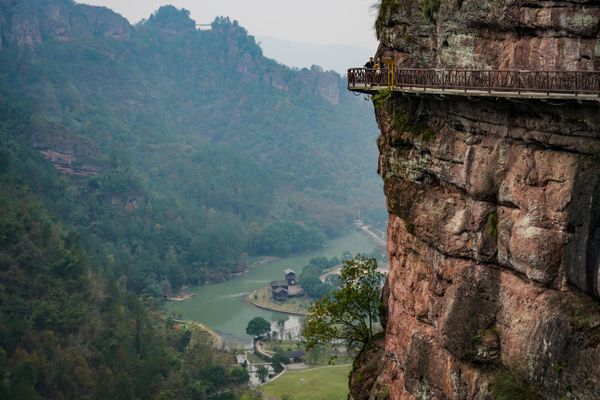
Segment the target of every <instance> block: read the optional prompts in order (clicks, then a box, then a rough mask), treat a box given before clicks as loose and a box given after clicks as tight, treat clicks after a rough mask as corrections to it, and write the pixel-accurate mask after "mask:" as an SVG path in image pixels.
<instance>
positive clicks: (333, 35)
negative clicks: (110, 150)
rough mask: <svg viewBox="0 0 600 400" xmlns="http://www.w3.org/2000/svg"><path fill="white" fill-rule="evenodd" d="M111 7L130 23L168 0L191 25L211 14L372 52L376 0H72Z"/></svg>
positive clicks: (255, 29)
mask: <svg viewBox="0 0 600 400" xmlns="http://www.w3.org/2000/svg"><path fill="white" fill-rule="evenodd" d="M78 2H81V3H86V4H94V5H102V6H106V7H108V8H111V9H113V10H114V11H116V12H118V13H119V14H121V15H123V16H124V17H126V18H127V19H128V20H129V21H130V22H132V23H136V22H138V21H139V20H141V19H142V18H148V16H150V14H151V13H152V12H154V11H155V10H156V9H158V7H160V6H161V5H165V4H173V5H174V6H176V7H178V8H185V9H187V10H190V11H191V14H192V18H193V19H194V20H196V22H197V23H210V22H212V21H213V20H214V18H215V17H216V16H219V15H222V16H228V17H230V18H231V19H235V20H238V21H239V22H240V25H242V26H243V27H245V28H246V29H247V30H248V32H249V33H250V34H251V35H262V36H270V37H273V38H277V39H285V40H290V41H295V42H312V43H321V44H350V45H358V46H362V47H366V48H368V49H372V50H373V51H375V49H376V48H377V42H376V40H375V33H374V30H373V23H374V19H375V16H374V11H373V10H372V8H371V6H372V5H373V4H374V3H375V2H376V0H210V1H209V0H196V1H193V0H126V1H124V0H78Z"/></svg>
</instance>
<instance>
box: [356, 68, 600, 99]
mask: <svg viewBox="0 0 600 400" xmlns="http://www.w3.org/2000/svg"><path fill="white" fill-rule="evenodd" d="M386 89H389V90H393V91H398V92H403V93H410V94H415V95H423V94H428V95H441V96H445V95H448V96H467V97H493V98H515V99H539V100H567V101H580V102H581V101H594V102H600V71H519V70H457V69H456V70H454V69H416V68H414V69H410V68H403V69H395V68H393V66H391V67H390V68H382V69H379V70H375V69H367V68H351V69H349V70H348V90H351V91H354V92H360V93H367V94H374V93H376V92H378V91H381V90H386Z"/></svg>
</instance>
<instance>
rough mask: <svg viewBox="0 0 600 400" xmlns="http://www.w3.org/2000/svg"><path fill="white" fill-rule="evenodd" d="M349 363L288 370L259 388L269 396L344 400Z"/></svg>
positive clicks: (303, 399) (346, 391)
mask: <svg viewBox="0 0 600 400" xmlns="http://www.w3.org/2000/svg"><path fill="white" fill-rule="evenodd" d="M351 368H352V366H351V365H334V366H327V367H317V368H312V369H305V370H299V371H288V372H286V373H285V374H283V376H281V377H280V378H278V379H276V380H275V381H273V382H271V383H267V384H266V385H263V386H260V387H259V390H260V391H261V392H262V393H263V394H265V395H267V396H269V397H270V398H278V399H281V397H282V396H284V395H286V396H287V397H286V399H290V400H325V399H327V400H346V398H347V397H348V374H349V373H350V369H351Z"/></svg>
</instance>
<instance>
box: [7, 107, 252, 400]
mask: <svg viewBox="0 0 600 400" xmlns="http://www.w3.org/2000/svg"><path fill="white" fill-rule="evenodd" d="M26 109H27V107H26V103H25V102H23V101H22V100H20V99H19V98H18V97H10V98H3V99H1V100H0V144H1V147H0V398H2V399H6V400H24V399H28V400H29V399H32V400H33V399H132V398H143V399H152V398H161V399H169V398H177V399H190V400H191V399H197V398H199V396H206V395H211V396H212V398H220V399H234V398H235V396H234V395H233V392H229V390H230V389H231V390H235V391H244V390H245V389H246V386H245V383H246V381H247V379H248V376H247V374H246V372H245V371H243V370H242V369H241V368H234V367H233V368H232V364H233V355H231V354H227V353H217V352H214V351H212V349H211V345H210V342H209V340H208V339H207V338H205V337H203V336H202V335H199V334H198V333H197V332H194V331H191V330H189V329H182V327H181V326H176V325H175V324H174V323H173V321H170V320H166V321H165V319H164V318H161V316H160V315H159V314H158V313H156V311H149V309H148V308H146V307H145V306H144V304H142V302H141V301H140V300H139V298H138V296H137V295H135V294H134V293H131V292H128V291H127V290H126V288H125V287H124V286H125V285H124V283H125V282H124V281H120V282H115V281H111V280H110V279H107V278H106V277H103V276H102V275H103V272H104V267H106V266H104V265H101V264H95V263H94V261H93V258H92V257H90V256H89V254H87V253H86V251H85V250H84V246H82V244H81V241H80V238H79V235H78V232H76V231H74V230H73V228H72V227H68V226H64V225H61V224H60V223H58V222H57V221H56V219H55V218H54V217H53V216H52V214H51V213H50V212H48V210H47V209H46V208H45V207H44V205H43V204H44V203H45V202H46V200H47V199H45V198H44V197H43V196H40V195H39V193H43V192H45V190H54V191H59V190H61V187H60V186H59V185H58V184H56V183H54V184H53V182H54V179H56V178H55V176H54V174H55V171H53V170H52V167H51V166H49V165H47V163H46V162H45V161H44V160H43V159H42V158H41V157H39V156H38V157H39V158H38V157H36V152H35V150H34V149H32V148H31V147H30V146H25V145H23V144H21V143H19V138H20V137H21V136H22V135H25V130H26V129H27V127H28V120H29V118H30V115H29V114H28V113H27V112H25V110H26ZM32 176H34V177H35V178H34V179H32ZM52 184H53V185H52ZM63 194H64V195H68V194H67V193H63ZM224 390H227V392H228V393H227V394H222V395H219V393H220V392H223V391H224Z"/></svg>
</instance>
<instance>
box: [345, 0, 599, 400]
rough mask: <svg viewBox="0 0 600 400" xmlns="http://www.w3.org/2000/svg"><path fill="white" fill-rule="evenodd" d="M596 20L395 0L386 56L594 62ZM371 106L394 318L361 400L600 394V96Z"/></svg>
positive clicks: (550, 10)
mask: <svg viewBox="0 0 600 400" xmlns="http://www.w3.org/2000/svg"><path fill="white" fill-rule="evenodd" d="M599 26H600V2H597V1H585V0H580V1H575V0H574V1H514V0H496V1H482V0H462V1H461V0H442V1H436V0H421V1H414V0H388V1H383V4H382V13H381V16H380V19H379V20H378V29H379V36H380V40H381V45H380V49H379V55H381V56H382V57H391V58H393V59H394V60H395V62H396V65H398V66H400V67H421V68H432V67H440V68H441V67H446V68H477V69H479V68H493V69H548V70H556V69H567V70H594V69H600V40H599V38H600V30H599ZM376 114H377V120H378V123H379V126H380V129H381V136H380V138H379V148H380V153H381V154H380V159H379V170H380V174H381V176H382V177H383V179H384V182H385V194H386V197H387V201H388V210H389V226H388V253H389V259H390V275H389V278H388V283H387V288H386V290H385V295H384V301H385V305H386V307H387V311H386V312H387V315H386V316H385V319H386V320H387V324H386V330H385V339H384V340H383V344H381V346H379V347H380V348H381V350H380V351H379V352H373V351H372V348H371V349H370V353H369V354H368V357H367V355H363V357H362V358H361V359H359V361H358V362H357V365H356V367H357V371H358V370H361V365H363V364H367V363H369V364H373V365H377V363H375V362H374V361H373V360H374V359H375V360H379V364H378V365H380V366H381V370H380V371H375V372H374V376H373V377H371V379H370V380H369V379H367V380H368V381H369V386H368V387H367V388H365V386H364V385H362V386H361V385H359V384H357V383H358V382H357V379H358V378H359V376H358V375H357V374H354V375H353V376H352V378H351V387H352V389H353V390H352V392H353V397H354V398H355V399H356V400H358V399H363V398H365V399H366V398H371V399H377V398H380V399H383V398H390V399H489V398H515V399H520V398H525V399H528V398H532V399H534V398H542V399H557V400H558V399H590V400H591V399H598V398H600V363H599V360H600V307H599V306H598V299H599V298H600V291H599V286H600V284H599V274H598V269H599V268H598V267H599V264H600V184H599V182H600V179H599V178H600V105H598V104H591V103H587V104H578V103H576V102H571V103H564V102H563V103H557V104H549V103H545V102H542V101H514V100H513V101H511V100H506V99H469V98H466V97H464V98H463V97H446V98H436V97H433V96H422V97H410V96H407V97H404V96H402V95H400V94H394V95H393V96H392V98H391V99H390V100H389V101H387V103H385V104H382V105H381V106H379V107H378V108H377V109H376ZM367 358H369V359H368V360H367ZM363 370H364V368H363ZM363 370H361V375H360V377H361V378H362V379H365V377H364V376H363V375H364V374H363V372H364V371H363ZM358 388H361V389H362V390H358ZM502 394H504V395H505V397H501V395H502Z"/></svg>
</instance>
